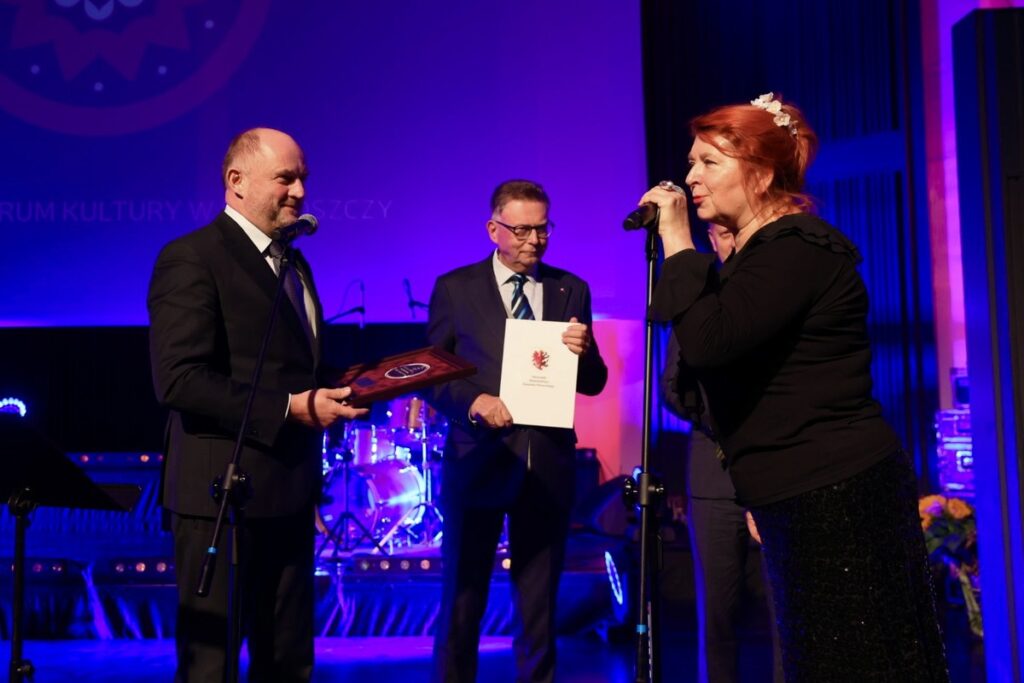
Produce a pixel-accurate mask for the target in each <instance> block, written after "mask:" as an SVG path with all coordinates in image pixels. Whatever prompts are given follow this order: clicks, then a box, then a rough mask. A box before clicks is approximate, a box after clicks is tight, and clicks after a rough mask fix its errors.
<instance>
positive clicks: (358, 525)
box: [315, 450, 390, 560]
mask: <svg viewBox="0 0 1024 683" xmlns="http://www.w3.org/2000/svg"><path fill="white" fill-rule="evenodd" d="M353 457H354V454H353V453H352V451H348V450H346V451H344V452H343V453H342V454H341V477H342V480H341V490H342V492H343V494H344V496H345V509H344V510H342V512H341V514H340V515H338V519H336V520H334V523H333V524H332V525H331V528H330V529H328V530H327V533H326V534H325V535H324V540H323V542H322V543H321V544H320V547H318V548H317V549H316V555H315V557H320V553H322V552H323V551H324V550H325V549H326V548H327V545H328V544H329V543H330V542H331V541H333V542H334V552H333V553H332V554H331V559H332V560H337V559H338V556H339V555H340V554H341V553H345V554H347V555H351V554H352V553H353V552H354V551H355V549H356V548H358V547H359V544H360V543H362V542H363V540H364V539H365V540H367V541H370V543H372V544H373V545H374V546H376V547H375V551H379V552H381V553H383V554H385V555H387V554H388V553H387V551H385V550H384V546H383V545H382V543H384V541H385V540H386V538H385V539H381V540H379V541H378V540H377V539H376V538H374V537H373V534H372V533H370V530H369V529H367V528H366V526H365V525H364V524H363V523H362V522H360V521H359V518H358V517H356V516H355V515H354V514H352V511H351V510H350V509H349V499H348V473H349V469H351V467H352V459H353ZM352 526H355V530H357V531H358V532H359V536H357V537H356V539H355V541H352V540H351V538H350V536H349V531H350V529H351V528H352ZM339 530H340V531H341V537H340V540H339V537H338V531H339ZM389 533H390V532H389Z"/></svg>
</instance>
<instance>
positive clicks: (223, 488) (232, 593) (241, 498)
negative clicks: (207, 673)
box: [196, 248, 292, 683]
mask: <svg viewBox="0 0 1024 683" xmlns="http://www.w3.org/2000/svg"><path fill="white" fill-rule="evenodd" d="M288 252H289V248H285V250H284V253H283V254H282V255H281V265H280V272H279V273H278V276H277V289H276V290H275V292H274V303H273V304H272V305H271V308H270V316H269V318H268V319H267V328H266V331H264V333H263V340H262V341H261V342H260V350H259V354H258V355H257V356H256V365H255V366H254V367H253V371H252V380H251V381H250V384H249V395H248V396H247V397H246V399H245V409H244V410H243V411H242V420H241V423H240V424H239V426H238V436H236V437H235V449H234V452H233V453H232V455H231V462H229V463H228V465H227V467H226V468H225V470H224V475H223V477H220V478H218V479H214V481H213V483H212V485H211V490H212V494H213V497H214V500H216V501H217V502H218V503H219V504H220V507H219V509H218V510H217V522H216V524H215V525H214V527H213V537H212V538H211V540H210V543H209V545H207V551H206V556H205V557H204V558H203V566H202V570H201V571H200V574H199V585H198V587H197V588H196V595H198V596H199V597H203V598H205V597H207V596H208V595H209V594H210V585H211V584H212V582H213V575H214V572H215V571H216V568H217V546H218V544H219V543H220V536H221V533H222V531H223V528H224V520H225V518H228V517H230V526H231V539H230V540H229V542H228V556H229V561H230V563H231V564H230V569H229V575H228V618H227V646H226V649H225V651H224V676H225V678H224V680H225V681H227V683H237V681H238V673H239V660H240V657H241V649H242V586H243V582H242V572H243V563H242V562H241V557H242V534H241V527H242V524H243V523H244V521H245V505H246V503H247V502H248V501H249V499H250V498H251V497H252V482H250V481H249V478H248V476H247V475H246V474H245V472H244V471H243V470H242V468H241V460H242V444H243V443H244V442H245V434H246V431H248V427H249V415H250V414H251V413H252V404H253V399H254V398H255V397H256V387H257V386H258V385H259V381H260V375H261V374H262V373H263V363H264V360H265V359H266V356H267V348H268V347H269V346H270V338H271V335H272V333H273V331H274V323H275V322H276V320H277V312H278V311H279V310H280V308H281V299H282V298H283V295H284V283H285V278H286V277H287V276H288V269H289V268H291V265H292V264H291V259H290V258H289V253H288Z"/></svg>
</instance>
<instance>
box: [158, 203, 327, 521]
mask: <svg viewBox="0 0 1024 683" xmlns="http://www.w3.org/2000/svg"><path fill="white" fill-rule="evenodd" d="M293 254H294V255H293V257H292V262H293V264H294V265H295V267H296V268H298V269H299V271H300V272H301V273H302V275H303V279H304V280H305V282H306V283H307V284H308V286H309V288H310V294H311V295H312V298H313V301H314V302H315V303H316V311H317V315H316V317H317V320H318V321H320V323H319V325H318V330H320V332H321V334H320V336H319V337H318V338H317V344H319V339H320V337H322V331H323V322H322V313H321V310H320V303H319V298H318V297H317V295H316V291H315V289H314V287H313V278H312V275H311V273H310V271H309V265H308V264H307V263H306V261H305V260H304V259H303V258H302V255H301V254H299V253H298V252H297V251H296V252H293ZM276 287H277V276H276V275H275V274H274V271H273V270H272V269H271V268H270V266H269V265H268V264H267V262H266V260H265V258H264V256H263V255H262V254H261V253H260V252H259V250H258V249H257V248H256V246H255V245H254V244H253V243H252V240H250V239H249V237H248V236H247V235H246V234H245V232H244V231H243V230H242V228H241V227H239V225H238V224H237V223H235V222H234V221H233V220H232V219H231V218H230V217H229V216H228V215H227V214H224V213H222V214H220V215H219V216H217V218H216V219H215V220H214V221H213V222H212V223H211V224H210V225H207V226H206V227H204V228H200V229H199V230H196V231H195V232H192V233H190V234H188V235H185V236H183V237H180V238H178V239H176V240H174V241H172V242H171V243H170V244H168V245H167V246H166V247H164V249H163V250H162V251H161V252H160V255H159V257H158V258H157V261H156V265H155V267H154V269H153V276H152V280H151V281H150V288H149V298H148V307H149V317H150V335H149V341H150V361H151V364H152V372H153V384H154V387H155V388H156V394H157V399H158V400H159V401H160V403H161V404H162V405H164V406H166V407H168V408H169V409H170V411H171V412H170V417H169V421H168V429H167V448H166V461H165V463H164V481H163V489H162V498H163V504H164V506H165V507H166V508H168V509H170V510H172V511H174V512H177V513H179V514H185V515H196V516H209V517H212V516H215V515H216V511H217V508H216V506H215V504H214V502H213V500H212V499H211V498H210V495H209V485H210V482H211V481H212V480H213V478H214V477H217V476H220V475H222V474H223V473H224V468H225V465H226V464H227V462H228V461H229V460H230V459H231V454H232V451H233V446H234V442H235V438H236V435H237V432H238V428H239V425H240V424H241V419H242V413H243V410H244V406H245V401H246V397H247V395H248V392H249V386H250V382H251V379H252V372H253V368H254V366H255V362H256V357H257V355H258V353H259V348H260V342H261V340H262V338H263V334H264V331H265V329H266V325H267V320H268V318H269V315H270V311H271V307H272V304H273V300H274V293H275V289H276ZM319 356H320V353H319V349H318V348H312V347H311V346H310V343H309V339H308V338H307V336H306V333H305V331H304V330H303V326H302V323H301V322H300V320H299V316H298V313H297V312H296V311H295V309H294V307H293V306H292V305H291V304H290V302H289V300H288V298H287V297H284V298H282V300H281V304H280V310H279V312H278V318H277V321H276V323H275V325H274V331H273V334H272V336H271V340H270V345H269V348H268V350H267V355H266V360H265V363H264V366H263V373H262V377H261V379H260V382H259V388H258V389H257V391H256V395H255V399H254V401H253V407H252V412H251V415H250V421H249V427H248V430H247V434H246V441H245V445H244V448H243V451H242V462H241V466H242V469H243V470H244V471H245V472H247V473H248V474H249V476H250V479H251V481H252V482H253V491H254V496H253V498H252V500H251V501H250V502H249V504H248V506H247V507H246V513H247V515H249V516H250V517H274V516H284V515H290V514H295V513H297V512H299V511H302V510H304V509H310V507H311V505H312V504H313V502H314V501H315V499H316V496H317V495H318V494H319V491H320V482H321V471H322V465H321V460H320V443H321V439H322V432H320V431H318V430H312V429H308V428H305V427H302V426H300V425H298V424H297V423H294V422H288V421H286V419H285V415H286V408H287V406H288V394H289V393H299V392H302V391H306V390H307V389H312V388H315V387H317V386H323V385H324V383H325V382H328V381H329V380H328V379H327V378H326V377H324V374H325V373H323V372H321V371H320V369H319V367H318V358H319Z"/></svg>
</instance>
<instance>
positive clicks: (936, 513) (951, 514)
mask: <svg viewBox="0 0 1024 683" xmlns="http://www.w3.org/2000/svg"><path fill="white" fill-rule="evenodd" d="M917 511H918V513H919V514H920V515H921V528H922V529H923V530H924V540H925V545H926V546H927V548H928V557H929V559H931V561H932V562H935V563H941V564H944V565H946V566H947V567H948V568H949V572H950V575H951V577H952V578H953V579H955V580H957V581H958V582H959V583H960V588H961V590H962V592H963V595H964V603H965V604H966V606H967V616H968V620H969V621H970V625H971V631H972V632H974V633H975V634H976V635H978V636H981V635H982V627H981V605H980V604H979V602H978V593H979V590H980V589H979V583H978V579H979V577H978V529H977V525H976V522H975V518H974V508H973V507H971V505H970V504H969V503H967V502H965V501H963V500H961V499H959V498H947V497H945V496H940V495H930V496H924V497H923V498H921V499H920V500H919V501H918V504H917Z"/></svg>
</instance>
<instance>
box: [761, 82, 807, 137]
mask: <svg viewBox="0 0 1024 683" xmlns="http://www.w3.org/2000/svg"><path fill="white" fill-rule="evenodd" d="M750 103H751V104H752V105H754V106H755V107H757V108H758V109H764V110H765V111H766V112H768V113H769V114H772V116H773V118H772V121H774V122H775V125H776V126H778V127H779V128H788V129H789V132H790V133H791V134H792V135H793V137H796V124H795V123H793V119H792V118H791V117H790V115H789V114H787V113H786V112H784V111H782V100H777V99H775V93H770V92H766V93H765V94H763V95H760V96H758V98H757V99H756V100H750Z"/></svg>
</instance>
